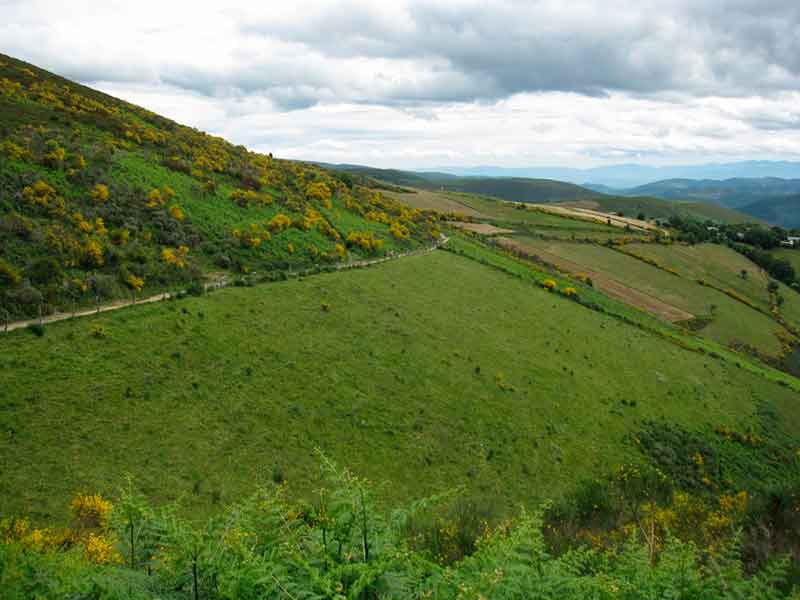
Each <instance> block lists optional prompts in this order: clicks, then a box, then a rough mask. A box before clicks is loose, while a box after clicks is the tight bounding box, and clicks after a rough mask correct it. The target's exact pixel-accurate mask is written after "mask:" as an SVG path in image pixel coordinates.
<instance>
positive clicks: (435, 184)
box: [316, 163, 602, 202]
mask: <svg viewBox="0 0 800 600" xmlns="http://www.w3.org/2000/svg"><path fill="white" fill-rule="evenodd" d="M316 164H318V165H320V166H323V167H325V168H328V169H334V170H337V171H345V172H347V173H351V174H353V175H361V176H364V177H370V178H372V179H376V180H379V181H384V182H387V183H391V184H394V185H398V186H406V187H413V188H419V189H424V190H440V189H446V190H448V191H451V192H465V193H469V194H480V195H484V196H492V197H494V198H500V199H502V200H514V201H517V202H570V201H576V200H590V199H592V198H596V197H599V196H601V195H602V194H600V193H598V192H596V191H593V190H590V189H588V188H585V187H581V186H579V185H575V184H573V183H567V182H563V181H555V180H552V179H532V178H525V177H459V176H457V175H452V174H450V173H440V172H435V171H430V172H415V171H399V170H396V169H377V168H374V167H365V166H363V165H348V164H338V165H335V164H328V163H316Z"/></svg>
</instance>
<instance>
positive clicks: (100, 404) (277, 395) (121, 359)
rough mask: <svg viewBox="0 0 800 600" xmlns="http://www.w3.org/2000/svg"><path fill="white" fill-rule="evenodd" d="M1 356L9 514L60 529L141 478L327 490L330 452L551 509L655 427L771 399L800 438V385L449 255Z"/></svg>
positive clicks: (402, 481) (214, 303) (389, 494)
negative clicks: (656, 422) (321, 455)
mask: <svg viewBox="0 0 800 600" xmlns="http://www.w3.org/2000/svg"><path fill="white" fill-rule="evenodd" d="M492 260H495V259H492ZM498 260H499V258H498ZM421 273H424V274H425V276H424V277H421V276H420V274H421ZM586 293H590V292H589V291H588V290H587V292H586ZM323 304H324V305H328V306H329V309H327V310H323V309H322V308H321V307H322V306H323ZM608 310H609V311H612V312H613V311H614V310H622V311H623V312H622V313H621V314H630V316H629V317H628V318H631V319H634V318H638V317H636V316H635V315H634V314H633V313H630V311H629V310H627V309H624V308H617V309H615V308H614V307H613V305H610V306H609V309H608ZM644 323H647V321H644ZM95 325H100V326H102V328H103V331H104V335H103V336H102V337H97V336H94V335H92V333H91V330H92V328H93V327H94V326H95ZM2 344H3V348H4V352H3V358H2V365H1V366H0V368H2V370H3V372H4V373H5V376H4V385H3V386H2V389H0V407H2V409H1V410H0V419H2V430H3V432H4V435H3V436H2V437H1V438H0V456H2V457H3V458H2V461H3V464H2V470H1V471H2V478H1V479H0V498H2V502H0V504H1V505H2V506H3V512H4V513H5V514H6V515H8V514H14V513H20V512H22V513H25V514H31V515H33V516H36V517H39V518H44V517H48V518H53V517H57V516H58V515H59V514H62V513H61V509H60V507H61V506H62V505H63V503H64V499H65V498H68V497H70V496H71V495H72V494H73V493H74V492H75V491H76V490H91V491H99V492H101V493H109V492H111V491H113V489H115V487H116V486H117V485H119V484H120V483H121V481H122V480H123V479H124V476H125V474H126V473H132V474H134V475H135V476H136V478H137V481H138V483H139V485H140V486H141V487H142V489H143V490H144V491H145V493H146V494H147V495H148V496H150V497H151V498H154V499H156V500H158V501H164V500H169V499H174V498H176V497H177V496H180V495H185V496H186V497H187V499H188V503H189V506H191V507H193V510H196V511H202V512H208V511H212V510H213V509H214V505H215V503H217V502H220V501H221V500H222V501H229V500H232V499H234V498H237V497H238V496H239V494H241V493H243V491H244V490H246V489H248V487H249V486H251V485H252V483H253V482H254V481H259V480H261V481H268V480H270V479H271V478H272V477H274V476H276V473H277V474H280V477H281V478H284V477H285V478H286V479H287V480H288V481H289V482H291V484H292V488H293V489H294V490H295V491H297V492H301V493H302V494H309V493H310V492H311V491H312V490H313V489H314V488H315V486H316V485H318V481H317V467H316V464H317V460H318V459H317V457H316V456H315V453H314V449H315V448H317V447H319V448H321V449H323V450H324V451H325V452H326V453H328V454H329V455H330V456H331V457H332V458H334V459H335V460H337V461H338V462H340V463H341V464H347V465H349V466H350V467H351V468H352V469H353V470H354V471H355V472H357V473H359V474H361V475H362V476H366V477H368V478H370V479H372V480H373V481H375V482H376V483H377V484H378V486H379V490H380V495H381V497H382V498H383V499H384V500H387V501H399V500H409V499H414V498H419V497H421V496H423V495H426V494H428V493H432V492H437V491H442V490H444V489H446V488H448V487H450V486H453V485H457V484H459V483H464V484H467V485H468V488H469V490H470V494H472V495H478V496H488V497H489V498H492V502H494V503H498V505H499V506H505V507H511V506H514V505H515V504H516V503H517V502H520V501H524V502H525V503H526V504H528V505H532V504H535V503H536V502H538V501H540V500H543V499H544V498H546V497H554V496H559V495H561V494H563V493H565V492H566V491H568V490H570V489H571V488H572V487H574V485H575V484H576V483H577V482H578V481H580V480H581V479H582V478H585V477H587V476H589V475H591V474H592V473H597V472H600V473H602V472H606V471H609V470H611V469H612V468H613V467H614V466H615V465H616V464H618V463H620V462H622V461H625V460H631V459H633V458H635V450H634V449H633V448H631V447H630V446H629V445H628V444H626V443H625V441H624V440H625V436H626V435H628V434H630V433H632V432H633V431H635V430H636V428H637V427H638V426H639V423H641V421H642V420H643V419H652V418H655V419H666V420H667V421H669V422H672V423H681V424H683V425H684V426H686V427H697V426H700V425H701V424H708V425H709V426H723V425H724V426H726V427H730V428H735V429H746V428H747V427H748V423H750V416H749V415H751V414H752V413H753V411H754V409H755V407H756V406H757V405H758V404H759V403H760V402H768V403H769V404H770V406H773V407H774V408H775V409H776V410H779V411H780V412H781V415H782V419H784V420H785V423H786V424H787V426H790V427H791V428H792V429H793V430H795V431H797V430H800V422H798V413H797V411H796V410H794V406H795V404H796V402H797V399H798V394H797V392H793V391H791V389H789V388H787V387H781V386H779V385H777V384H776V383H773V382H771V381H769V380H768V379H765V378H764V377H762V376H760V375H759V374H758V373H760V371H759V370H758V369H756V370H753V371H750V370H744V369H741V368H738V367H737V365H736V364H735V362H734V361H733V360H731V361H728V360H720V359H714V358H711V357H710V356H698V354H696V353H695V352H690V351H687V350H686V349H684V348H683V347H681V346H680V345H677V344H675V343H671V342H670V341H669V340H668V338H664V337H662V336H660V335H656V334H654V333H651V332H649V331H648V330H643V329H639V328H636V327H632V326H630V325H628V324H626V323H624V322H622V321H620V320H618V319H615V318H613V317H611V316H608V315H603V314H600V313H598V312H595V311H593V310H590V309H587V308H585V307H583V306H581V305H579V304H576V303H575V302H574V301H572V300H569V299H567V298H563V297H560V296H559V295H554V294H552V293H548V292H547V291H545V290H543V289H542V288H541V287H539V286H536V285H532V284H531V283H530V282H526V281H524V280H519V279H517V278H515V277H511V276H509V275H508V274H506V273H503V272H500V271H497V270H493V269H491V268H489V267H488V266H484V265H482V264H480V263H479V262H476V261H473V260H468V259H466V258H462V257H459V256H456V255H453V254H450V253H445V252H441V251H440V252H437V253H435V254H430V255H426V256H423V257H417V258H409V259H404V260H400V261H395V262H393V263H388V264H386V265H383V266H381V267H376V268H373V269H368V270H362V271H351V272H347V273H340V274H330V275H320V276H316V277H312V278H308V279H306V280H304V281H297V280H294V281H289V282H285V283H276V284H265V285H262V286H257V287H255V288H243V289H228V290H223V291H220V292H217V293H215V294H212V295H211V296H208V297H204V298H196V299H187V300H184V301H180V302H169V303H158V304H154V305H149V306H140V307H136V308H131V309H126V310H125V311H119V312H117V313H111V314H109V315H101V316H98V317H93V318H91V319H89V320H82V319H77V320H74V321H67V322H62V323H58V324H53V325H49V326H48V328H47V334H46V335H45V337H44V338H41V339H40V338H35V337H33V336H30V335H29V334H28V333H27V332H24V331H20V332H14V333H10V334H8V337H7V338H4V339H3V340H2ZM719 351H721V350H719ZM631 355H635V356H637V360H636V361H635V362H631V361H630V360H629V357H630V356H631ZM623 400H624V401H625V402H623ZM628 402H631V403H632V404H631V405H628V404H627V403H628ZM64 423H69V426H68V427H64V426H63V424H64ZM54 432H57V436H58V439H59V449H60V450H59V451H58V452H54V451H53V447H52V443H51V440H52V437H53V436H54V435H56V434H55V433H54ZM521 457H524V460H521ZM567 466H568V468H566V467H567Z"/></svg>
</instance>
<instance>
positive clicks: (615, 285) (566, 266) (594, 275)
mask: <svg viewBox="0 0 800 600" xmlns="http://www.w3.org/2000/svg"><path fill="white" fill-rule="evenodd" d="M497 243H498V244H499V245H500V246H501V247H503V248H505V249H506V250H511V251H512V252H515V253H516V254H519V255H521V256H527V257H530V258H533V257H536V258H538V259H539V260H542V261H544V262H546V263H548V264H551V265H553V266H554V267H555V268H557V269H558V270H559V271H562V272H564V273H568V274H570V275H585V276H586V277H589V278H590V279H591V280H592V286H593V287H594V288H595V289H597V290H599V291H601V292H602V293H604V294H605V295H607V296H610V297H611V298H615V299H616V300H620V301H621V302H624V303H625V304H629V305H631V306H634V307H636V308H639V309H641V310H644V311H646V312H649V313H650V314H653V315H656V316H657V317H660V318H662V319H664V320H666V321H670V322H671V323H677V322H680V321H688V320H690V319H694V315H693V314H691V313H688V312H686V311H685V310H681V309H680V308H677V307H675V306H672V305H671V304H667V303H666V302H662V301H661V300H659V299H658V298H655V297H653V296H651V295H650V294H645V293H644V292H640V291H639V290H635V289H633V288H631V287H628V286H627V285H625V284H623V283H620V282H619V281H617V280H616V279H613V278H611V277H609V276H608V275H606V274H605V273H601V272H599V271H595V270H593V269H587V268H586V267H585V266H583V265H580V264H578V263H576V262H573V261H571V260H567V259H566V258H561V257H560V256H558V255H556V254H552V253H550V252H546V251H544V250H538V249H536V248H531V247H529V246H526V245H525V244H521V243H519V242H518V241H517V240H513V239H511V238H503V237H501V238H497Z"/></svg>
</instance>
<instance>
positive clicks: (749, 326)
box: [515, 236, 792, 357]
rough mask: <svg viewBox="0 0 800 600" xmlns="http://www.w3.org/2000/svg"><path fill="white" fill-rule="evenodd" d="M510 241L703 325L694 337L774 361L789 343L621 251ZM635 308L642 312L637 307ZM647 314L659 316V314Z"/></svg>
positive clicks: (722, 299)
mask: <svg viewBox="0 0 800 600" xmlns="http://www.w3.org/2000/svg"><path fill="white" fill-rule="evenodd" d="M515 239H516V241H517V243H519V244H521V245H522V246H523V247H524V248H526V249H527V251H528V252H530V253H532V254H536V253H547V254H549V255H553V256H556V257H559V258H561V259H566V260H568V261H570V262H571V263H573V264H574V265H576V266H575V267H574V268H576V269H580V270H581V271H586V270H588V271H591V272H594V273H596V274H600V275H601V276H602V277H604V278H606V279H612V280H614V281H616V282H618V283H619V284H622V285H623V286H625V287H627V288H630V289H631V290H635V291H636V292H639V293H641V294H646V295H647V296H649V297H652V298H655V299H656V300H657V301H659V302H661V303H664V304H666V305H669V306H671V307H674V308H675V309H678V310H680V311H685V312H686V313H689V314H691V315H694V316H695V317H702V318H704V319H706V320H707V324H705V325H704V326H703V327H702V328H701V329H700V331H699V334H700V335H702V336H705V337H708V338H709V339H712V340H714V341H717V342H719V343H721V344H723V345H726V346H731V345H740V344H746V345H748V346H752V347H754V348H756V349H757V350H758V351H759V352H761V353H763V354H765V355H768V356H772V357H778V356H779V355H780V354H781V353H782V351H783V344H782V342H781V339H780V338H779V337H778V336H779V335H780V336H784V337H787V338H792V336H791V335H790V334H789V332H787V331H786V330H785V329H784V328H783V327H782V326H781V325H780V324H778V323H777V322H775V321H774V320H773V319H772V318H771V317H770V316H768V315H767V314H763V313H762V312H759V311H758V310H755V309H753V308H751V307H749V306H748V305H746V304H744V303H743V302H740V301H737V300H735V299H734V298H732V297H730V296H729V295H727V294H725V293H723V292H721V291H718V290H716V289H712V288H710V287H706V286H703V285H700V284H699V283H697V282H696V281H695V280H693V279H687V278H684V277H681V276H678V275H675V274H671V273H668V272H666V271H665V270H662V269H659V268H657V267H655V266H652V265H650V264H647V263H645V262H643V261H641V260H638V259H636V258H634V257H631V256H628V255H626V254H624V253H623V252H621V251H618V250H614V249H611V248H607V247H605V246H600V245H597V244H587V243H571V242H558V241H546V240H541V239H536V238H528V237H520V236H518V237H516V238H515ZM676 260H677V259H676ZM708 268H709V269H710V268H711V267H708ZM634 305H638V306H640V307H641V308H647V307H646V306H644V305H642V304H641V303H634ZM650 310H651V311H652V312H654V314H659V311H656V310H653V309H650ZM664 316H665V317H666V314H664ZM667 318H668V317H667Z"/></svg>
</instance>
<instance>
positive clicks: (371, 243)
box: [347, 231, 383, 252]
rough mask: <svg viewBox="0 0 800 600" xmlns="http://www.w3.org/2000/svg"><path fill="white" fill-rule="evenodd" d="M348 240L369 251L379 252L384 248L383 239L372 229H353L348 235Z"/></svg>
mask: <svg viewBox="0 0 800 600" xmlns="http://www.w3.org/2000/svg"><path fill="white" fill-rule="evenodd" d="M347 242H348V243H349V244H351V245H353V246H358V247H359V248H361V249H362V250H365V251H367V252H377V251H379V250H380V249H381V248H383V240H379V239H377V238H376V237H375V234H374V233H372V232H371V231H353V232H350V234H349V235H348V236H347Z"/></svg>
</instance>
